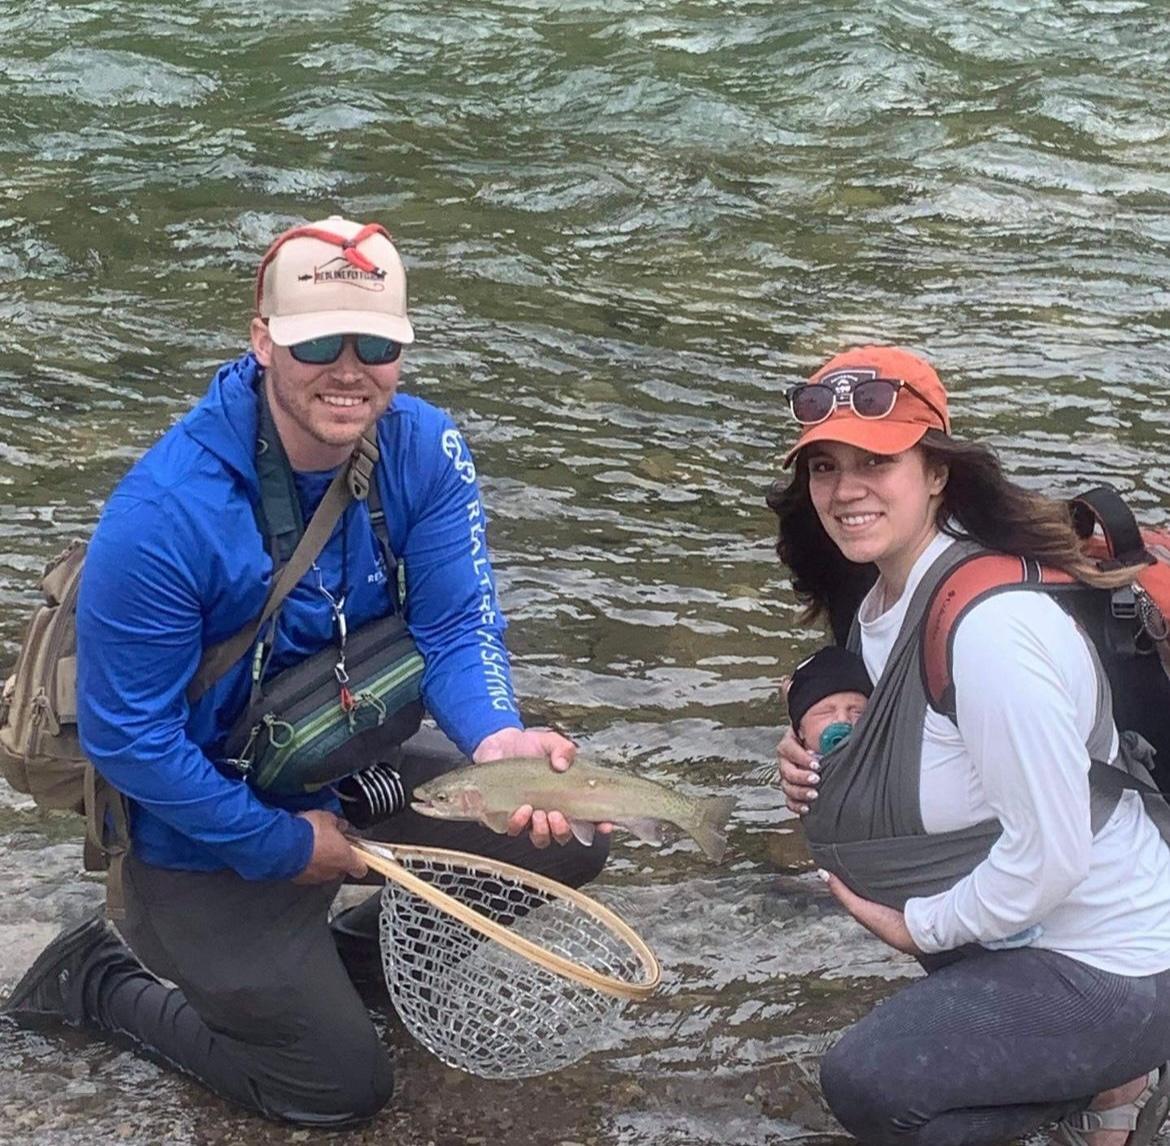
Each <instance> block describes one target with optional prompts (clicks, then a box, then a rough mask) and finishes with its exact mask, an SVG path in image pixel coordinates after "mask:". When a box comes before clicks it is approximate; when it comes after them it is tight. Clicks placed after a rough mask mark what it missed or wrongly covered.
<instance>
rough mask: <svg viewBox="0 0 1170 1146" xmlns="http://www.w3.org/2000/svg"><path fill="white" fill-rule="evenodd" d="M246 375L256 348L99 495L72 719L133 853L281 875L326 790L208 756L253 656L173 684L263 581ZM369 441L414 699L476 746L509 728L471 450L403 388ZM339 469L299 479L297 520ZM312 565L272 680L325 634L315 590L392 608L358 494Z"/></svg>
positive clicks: (508, 683) (513, 712)
mask: <svg viewBox="0 0 1170 1146" xmlns="http://www.w3.org/2000/svg"><path fill="white" fill-rule="evenodd" d="M259 381H260V370H259V367H258V366H257V364H256V361H255V359H254V358H253V357H252V356H251V355H245V356H244V357H242V358H240V359H238V360H237V361H235V362H231V363H228V364H227V365H225V366H224V367H222V368H221V369H220V370H219V372H218V373H217V374H216V376H215V378H214V380H213V382H212V385H211V388H210V390H209V391H208V394H207V396H206V397H205V398H204V399H203V400H202V401H201V402H200V403H199V404H198V405H197V406H196V407H195V408H194V409H193V410H192V411H191V412H190V413H189V414H188V415H187V416H186V417H185V418H183V419H182V420H181V421H179V422H178V423H177V424H176V425H175V426H174V427H172V428H171V430H170V431H168V433H166V434H165V435H164V436H163V437H162V438H161V439H160V440H159V441H158V442H157V443H156V444H155V445H154V446H153V447H152V448H151V449H150V450H149V451H148V452H147V453H146V454H145V455H144V456H143V458H142V459H141V460H140V461H139V462H138V463H137V464H136V465H135V466H134V467H133V468H132V469H131V471H130V472H129V473H128V474H127V475H126V477H125V478H124V479H123V480H122V482H121V483H120V484H119V485H118V487H117V488H116V489H115V491H114V493H113V494H112V495H111V497H110V499H109V501H108V502H107V504H106V508H105V511H104V513H103V514H102V517H101V520H100V522H99V523H98V527H97V529H96V531H95V533H94V536H93V539H92V541H91V543H90V548H89V551H88V553H87V555H86V562H85V570H84V573H83V575H82V583H81V592H80V597H79V601H78V610H77V634H78V725H79V729H80V734H81V742H82V747H83V749H84V751H85V753H86V755H87V756H88V757H89V759H90V760H91V761H92V762H93V764H94V766H95V767H96V768H97V769H98V771H99V772H101V773H102V774H103V775H104V776H105V777H106V778H107V779H108V780H109V781H110V782H111V783H112V784H113V785H114V786H115V787H116V788H118V789H119V790H120V791H122V792H124V793H125V794H126V795H127V796H128V797H129V798H130V801H131V830H132V836H133V841H134V847H135V850H136V852H137V854H138V855H139V856H140V857H141V858H142V859H143V860H145V861H146V862H148V863H152V864H155V865H157V866H161V867H171V868H181V869H189V870H217V869H221V868H225V867H227V868H232V869H234V870H235V871H237V872H238V873H239V874H240V875H242V876H243V877H244V878H246V879H287V878H290V877H291V876H294V875H296V874H297V873H298V872H300V871H301V870H302V869H303V868H304V867H305V865H306V864H307V863H308V860H309V856H310V854H311V852H312V829H311V827H310V826H309V824H308V822H307V821H305V820H302V819H298V818H297V817H296V816H295V815H294V814H293V813H295V812H296V811H300V810H303V809H305V808H311V807H329V806H331V801H332V799H333V798H332V796H331V795H330V793H329V791H328V789H325V790H323V792H321V793H318V794H315V795H314V796H311V797H297V798H283V797H282V798H277V797H273V796H270V795H267V794H265V795H263V796H262V795H260V794H258V793H257V792H256V791H255V790H254V789H253V788H252V787H251V786H250V785H248V784H247V783H245V782H244V781H243V780H242V779H241V778H240V777H239V775H238V774H236V773H233V772H232V771H231V769H230V768H229V767H226V766H225V767H221V766H219V765H217V763H216V760H217V758H218V755H219V754H221V752H222V747H223V743H224V740H225V738H226V736H227V733H228V731H229V729H230V728H231V726H232V724H233V723H234V721H235V720H236V718H237V717H238V716H239V714H240V713H241V712H242V710H243V708H244V705H245V703H246V701H247V698H248V694H249V688H250V671H249V670H250V665H249V660H250V657H244V658H243V659H242V660H241V661H240V662H239V663H238V664H236V665H235V666H234V667H233V668H232V669H230V670H229V671H228V672H227V673H226V674H225V675H224V676H223V677H222V678H221V679H220V680H219V681H218V682H216V684H215V685H213V686H212V688H211V689H210V690H208V692H207V693H206V694H205V695H204V696H202V697H201V698H200V699H199V700H198V701H197V702H196V703H195V704H193V705H190V704H188V702H187V699H186V689H187V685H188V683H189V682H190V680H191V677H192V676H193V674H194V672H195V669H196V667H197V666H198V664H199V660H200V658H201V656H202V654H203V651H204V649H205V648H207V647H209V646H211V645H213V644H215V643H216V642H217V641H220V640H223V639H224V638H226V637H229V636H231V635H232V634H233V633H235V632H237V631H238V630H240V629H241V628H243V627H244V625H245V624H246V623H247V622H248V621H250V620H252V619H253V618H254V617H255V616H256V615H257V614H258V613H259V612H260V610H261V608H262V607H263V604H264V600H265V597H266V596H267V593H268V589H269V585H270V582H271V577H272V561H271V559H270V557H269V555H268V553H267V552H266V549H265V543H264V539H263V537H262V536H261V533H260V529H259V527H258V525H257V507H258V505H259V497H260V492H259V480H258V477H257V473H256V465H255V454H256V436H257V421H258V399H257V392H256V387H257V385H258V383H259ZM378 445H379V450H380V455H381V456H380V459H379V463H378V466H377V470H376V480H377V482H378V489H379V493H380V495H381V500H382V505H383V508H384V510H385V513H386V520H387V525H388V528H389V534H390V541H391V546H392V548H393V550H394V552H395V554H396V555H397V556H398V558H399V560H400V562H402V564H403V566H404V569H405V581H406V602H407V604H406V620H407V623H408V625H409V627H410V630H411V633H412V634H413V636H414V638H415V641H416V643H417V644H418V647H419V651H420V652H421V653H422V655H423V658H424V661H425V663H426V669H425V672H424V675H423V683H422V692H423V701H424V703H425V705H426V707H427V709H428V711H429V712H430V713H431V714H432V715H433V716H434V717H435V720H436V721H437V723H438V724H439V726H440V727H441V728H442V729H443V731H444V732H446V733H447V735H448V736H450V737H451V739H452V740H454V741H455V743H456V744H457V745H458V746H459V748H460V749H461V750H462V751H463V752H465V753H468V754H470V753H471V751H472V750H473V749H474V748H475V746H476V745H477V744H478V743H479V742H480V741H481V740H482V739H483V738H484V737H485V736H489V735H491V734H492V733H493V732H497V731H499V730H500V729H502V728H519V727H522V722H521V720H520V717H519V714H518V708H517V705H516V700H515V695H514V692H513V688H512V680H511V674H510V670H509V666H508V655H507V651H506V649H505V646H504V643H503V634H504V628H505V621H504V618H503V616H502V615H501V613H500V609H499V603H498V600H497V597H496V589H495V582H494V579H493V576H492V570H491V565H490V563H489V561H488V553H487V544H486V538H485V527H486V521H485V517H484V511H483V504H482V502H481V500H480V496H479V488H478V484H477V482H476V475H475V466H474V462H473V460H472V458H471V455H470V452H469V451H468V449H467V445H466V443H465V442H464V441H463V438H462V436H461V435H460V433H459V431H458V430H457V429H456V427H455V425H454V423H453V422H452V421H451V419H450V418H449V417H448V416H447V415H446V414H445V413H443V412H442V411H440V410H438V409H436V408H435V407H433V406H431V405H429V404H428V403H426V402H424V401H422V400H420V399H418V398H413V397H411V396H409V395H404V394H399V395H397V396H396V397H395V399H394V401H393V403H392V404H391V407H390V409H389V410H388V411H387V412H386V413H385V414H384V415H383V416H382V418H381V419H380V421H379V424H378ZM332 476H333V474H332V473H331V472H328V473H309V474H296V475H294V478H295V485H296V491H297V496H298V498H299V500H300V502H301V510H302V514H303V516H304V519H305V520H306V521H308V519H309V518H310V517H311V515H312V513H313V511H314V510H315V509H316V507H317V504H318V503H319V502H320V500H321V498H322V496H323V495H324V492H325V489H326V487H327V486H328V484H329V481H330V480H331V478H332ZM343 532H344V533H345V539H344V543H343V538H342V535H343ZM343 552H344V554H345V558H346V561H345V568H344V569H343V567H342V555H343ZM316 567H317V568H316V570H310V571H309V573H307V574H306V575H305V577H304V578H303V579H302V580H301V582H300V583H299V584H298V585H297V586H296V587H295V588H294V589H293V591H292V592H291V593H290V594H289V596H288V598H287V599H286V601H285V603H284V605H283V606H282V608H281V610H280V615H279V621H278V626H277V631H276V635H275V642H274V649H273V654H272V659H271V661H270V663H269V666H268V675H269V676H271V675H273V674H275V673H277V672H279V671H280V670H281V669H282V668H285V667H287V666H289V665H291V664H294V663H296V662H297V661H300V660H302V659H304V658H305V657H307V656H311V655H312V654H313V653H316V652H318V651H319V650H321V649H323V648H325V647H326V646H328V645H330V644H331V643H332V642H333V641H334V640H335V633H334V627H333V626H334V620H333V614H332V611H331V609H330V607H329V601H328V599H327V597H326V593H325V592H322V589H324V590H326V591H327V592H328V593H329V595H331V596H333V597H334V598H336V597H338V596H340V595H341V593H342V592H344V593H345V597H346V608H345V612H346V617H347V622H348V627H349V629H350V631H351V632H352V631H354V630H355V629H357V628H358V627H360V626H361V625H362V624H363V623H365V622H366V621H369V620H373V619H375V618H377V617H381V616H384V615H385V614H386V613H387V612H388V611H390V610H391V608H392V607H393V606H392V600H391V596H390V594H391V592H392V590H393V586H392V585H391V584H390V578H389V577H388V576H387V570H386V568H385V564H384V561H383V558H382V554H381V550H380V547H379V545H378V543H377V539H376V537H375V535H374V531H373V526H372V524H371V522H370V516H369V510H368V507H367V506H366V504H365V503H364V502H363V503H354V504H353V505H351V506H350V507H349V509H348V510H347V511H346V513H345V516H344V517H343V519H342V521H341V522H340V523H339V524H338V526H337V528H336V529H335V530H334V533H333V536H332V537H331V539H330V541H329V542H328V544H327V545H326V546H325V548H324V550H323V551H322V553H321V554H320V556H319V557H318V558H317V561H316Z"/></svg>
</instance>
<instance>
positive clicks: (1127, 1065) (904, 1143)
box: [821, 947, 1170, 1146]
mask: <svg viewBox="0 0 1170 1146" xmlns="http://www.w3.org/2000/svg"><path fill="white" fill-rule="evenodd" d="M968 950H970V951H973V952H974V953H972V954H969V955H967V956H966V957H965V958H961V959H958V960H956V961H953V962H949V963H947V964H946V965H945V966H943V967H941V968H940V969H938V970H932V972H931V974H929V975H928V976H927V977H926V978H925V979H919V980H917V981H916V982H914V983H912V984H911V985H910V986H908V987H905V988H903V989H902V990H901V991H899V992H898V993H897V994H896V995H893V996H892V997H891V998H889V999H887V1000H886V1001H885V1002H883V1003H880V1004H879V1005H878V1006H877V1007H875V1008H874V1009H873V1010H872V1011H871V1012H870V1013H869V1014H868V1015H867V1016H866V1017H865V1018H864V1019H862V1020H861V1021H860V1022H859V1023H857V1024H855V1025H854V1026H852V1027H850V1028H849V1030H848V1031H846V1032H845V1034H844V1035H843V1036H842V1038H841V1040H840V1041H839V1042H838V1043H836V1044H835V1045H834V1046H833V1047H832V1049H830V1050H829V1052H828V1053H827V1054H826V1055H825V1057H824V1058H823V1059H822V1061H821V1087H822V1089H823V1091H824V1094H825V1099H826V1100H827V1102H828V1103H829V1106H830V1108H831V1109H832V1111H833V1113H834V1114H835V1115H836V1116H837V1118H838V1120H839V1121H840V1122H841V1124H842V1125H843V1126H844V1127H845V1129H846V1130H848V1131H849V1132H850V1133H851V1134H853V1135H855V1136H856V1137H857V1138H859V1139H860V1140H861V1141H862V1142H866V1143H873V1144H874V1146H885V1144H890V1143H898V1144H899V1146H979V1144H983V1143H986V1144H988V1146H990V1144H992V1143H1002V1142H1008V1141H1011V1140H1013V1139H1015V1138H1018V1137H1020V1136H1022V1135H1025V1134H1028V1133H1030V1132H1032V1131H1034V1130H1037V1129H1039V1128H1040V1127H1041V1126H1043V1125H1044V1124H1045V1123H1048V1122H1052V1121H1055V1120H1056V1119H1058V1118H1063V1117H1065V1116H1066V1115H1068V1114H1072V1113H1074V1112H1076V1111H1078V1110H1084V1109H1085V1107H1087V1106H1088V1104H1089V1102H1090V1101H1091V1100H1092V1098H1093V1096H1094V1095H1096V1094H1098V1093H1100V1092H1101V1091H1103V1090H1108V1089H1110V1088H1112V1087H1115V1086H1120V1085H1121V1084H1122V1083H1124V1082H1128V1081H1129V1080H1130V1079H1133V1078H1136V1077H1137V1076H1138V1075H1140V1074H1144V1073H1146V1072H1148V1071H1150V1070H1152V1069H1153V1068H1154V1067H1155V1066H1157V1065H1159V1064H1160V1063H1163V1062H1165V1061H1167V1059H1170V971H1163V972H1162V973H1161V974H1158V975H1147V976H1144V977H1137V978H1129V977H1126V976H1124V975H1111V974H1109V973H1108V972H1105V971H1098V970H1096V969H1095V968H1093V967H1090V966H1088V964H1086V963H1080V962H1078V961H1077V960H1075V959H1070V958H1068V957H1067V956H1065V955H1058V954H1056V953H1055V952H1052V951H1042V950H1039V949H1037V948H1032V947H1024V948H1019V949H1017V950H1012V951H986V950H983V949H981V948H973V949H966V948H965V949H964V951H968ZM937 962H941V960H940V961H936V962H932V964H931V965H932V966H937Z"/></svg>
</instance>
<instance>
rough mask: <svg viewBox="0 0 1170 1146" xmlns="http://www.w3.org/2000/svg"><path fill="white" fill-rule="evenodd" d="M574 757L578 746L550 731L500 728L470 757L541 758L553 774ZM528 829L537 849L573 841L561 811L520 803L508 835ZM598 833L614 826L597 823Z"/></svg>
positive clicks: (481, 760)
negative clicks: (544, 759) (554, 843)
mask: <svg viewBox="0 0 1170 1146" xmlns="http://www.w3.org/2000/svg"><path fill="white" fill-rule="evenodd" d="M576 755H577V745H576V744H574V743H573V742H572V741H571V740H569V739H568V738H567V737H565V736H562V735H561V734H560V733H559V732H554V731H553V730H552V729H551V728H502V729H500V731H499V732H496V733H494V734H493V735H491V736H489V737H487V738H486V739H485V740H483V741H482V742H481V743H480V745H479V747H478V748H476V750H475V755H474V756H473V757H472V759H473V761H474V762H475V763H476V764H486V763H487V762H488V761H489V760H504V759H507V758H509V757H516V756H544V757H546V758H547V759H548V762H549V767H551V768H552V770H553V771H554V772H564V771H565V769H566V768H568V767H569V766H570V765H571V764H572V763H573V760H574V759H575V758H576ZM525 828H527V829H528V835H529V838H530V839H531V840H532V842H533V844H535V845H536V846H537V847H538V848H547V847H548V845H549V844H550V843H551V842H552V841H553V840H556V842H557V843H558V844H567V843H568V842H569V840H571V839H572V838H573V829H572V826H571V825H570V824H569V820H568V817H567V816H565V815H564V814H563V813H562V812H559V811H556V810H551V811H545V810H543V809H539V808H533V806H532V805H531V804H521V805H520V807H518V808H517V809H516V810H515V811H514V812H513V813H512V815H511V817H510V818H509V820H508V835H510V836H518V835H519V834H520V833H521V832H522V831H524V829H525ZM597 830H598V831H600V832H603V833H609V832H611V831H613V824H610V823H599V824H598V825H597Z"/></svg>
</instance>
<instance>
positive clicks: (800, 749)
mask: <svg viewBox="0 0 1170 1146" xmlns="http://www.w3.org/2000/svg"><path fill="white" fill-rule="evenodd" d="M776 759H777V760H778V761H779V763H780V787H781V788H783V789H784V795H785V797H786V798H787V800H788V807H789V809H790V810H791V811H793V812H795V813H796V814H797V815H798V816H803V815H804V814H805V812H807V811H808V806H809V804H811V803H812V802H813V800H815V799H816V798H817V789H816V785H817V783H818V782H819V781H820V778H821V777H820V775H819V774H818V772H817V769H818V768H820V766H821V763H820V761H819V760H818V759H817V758H816V757H815V756H813V755H812V753H810V752H809V750H808V749H807V748H805V746H804V745H803V744H801V742H800V741H799V740H797V738H796V733H795V732H793V730H792V729H791V728H786V729H785V730H784V735H783V736H782V737H781V739H780V743H779V744H777V745H776Z"/></svg>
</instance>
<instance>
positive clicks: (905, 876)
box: [804, 541, 1170, 909]
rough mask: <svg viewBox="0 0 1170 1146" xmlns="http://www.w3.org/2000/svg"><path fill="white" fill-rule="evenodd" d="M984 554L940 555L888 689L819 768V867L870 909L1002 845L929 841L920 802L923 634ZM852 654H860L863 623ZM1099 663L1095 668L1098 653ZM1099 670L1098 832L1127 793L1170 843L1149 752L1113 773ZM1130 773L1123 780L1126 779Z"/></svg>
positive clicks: (916, 598) (1093, 780)
mask: <svg viewBox="0 0 1170 1146" xmlns="http://www.w3.org/2000/svg"><path fill="white" fill-rule="evenodd" d="M981 549H982V547H980V546H978V545H976V544H975V543H974V542H971V541H956V542H955V543H954V544H953V545H951V546H948V548H947V549H946V550H945V551H944V552H943V553H942V554H940V555H939V557H938V558H937V559H936V560H935V561H934V563H933V564H932V565H931V566H930V568H929V569H928V570H927V572H926V574H925V576H924V577H923V578H922V580H921V582H920V583H919V584H918V586H917V588H916V589H915V591H914V595H913V596H912V597H911V599H910V604H909V607H908V609H907V612H906V617H905V619H904V621H903V623H902V628H901V631H900V632H899V634H898V637H897V640H896V641H895V642H894V647H893V649H892V650H891V652H890V657H889V660H888V662H887V663H886V668H885V671H884V672H883V674H882V677H881V680H879V681H878V683H877V686H876V687H875V689H874V692H873V695H872V696H871V697H870V701H869V704H868V706H867V707H866V710H865V712H864V713H863V714H862V717H861V719H860V720H859V721H858V722H857V725H856V726H855V727H854V729H853V733H852V735H851V736H850V737H849V739H848V740H846V741H845V742H844V743H843V744H841V745H840V746H839V747H837V748H835V749H833V751H832V752H830V753H828V754H827V755H826V756H825V757H824V758H823V759H822V761H821V780H820V783H819V785H818V796H817V799H816V800H815V801H814V802H813V803H812V804H811V805H810V808H809V811H808V813H807V814H806V815H805V817H804V828H805V835H806V837H807V839H808V845H809V851H810V853H811V854H812V857H813V859H814V860H815V861H816V863H817V864H818V865H819V866H820V867H823V868H825V869H827V870H828V871H831V872H834V873H835V874H837V875H838V876H840V877H841V878H842V879H843V880H844V881H845V882H846V883H847V884H848V885H849V886H850V887H851V888H852V889H853V890H854V891H855V892H857V894H859V895H862V896H864V897H865V898H866V899H871V900H874V901H876V902H878V903H884V904H886V905H888V906H890V907H896V908H899V909H901V908H902V907H903V906H904V905H905V903H906V900H907V899H910V898H912V897H915V896H924V895H936V894H938V893H939V892H943V891H946V890H947V889H948V888H950V887H952V886H954V884H955V883H957V882H958V880H960V879H961V878H962V877H963V876H965V875H967V874H968V873H969V872H971V871H972V870H974V868H975V867H977V866H978V865H979V864H980V863H981V862H982V861H983V860H984V859H985V858H986V857H987V854H988V852H989V851H990V850H991V848H992V845H993V844H994V843H995V841H996V840H997V839H998V838H999V836H1000V832H1001V831H1002V827H1001V825H1000V823H999V821H998V820H996V819H990V820H985V821H983V822H982V823H979V824H974V825H972V826H970V827H967V828H962V829H958V830H955V831H947V832H932V833H929V834H928V833H927V832H926V829H925V828H924V827H923V824H922V813H921V803H920V796H919V789H920V781H921V767H922V723H923V720H924V719H925V717H926V710H927V705H928V700H927V694H926V689H925V687H924V685H923V681H922V674H921V670H920V655H921V654H920V650H921V643H922V627H923V621H924V618H925V615H926V608H927V605H928V603H929V601H930V598H931V595H932V594H933V592H934V590H935V588H936V587H937V586H938V585H939V584H940V582H941V581H942V580H943V578H944V577H945V576H946V574H947V573H949V572H950V570H951V569H952V568H954V566H955V565H957V564H958V563H959V562H960V561H961V560H963V559H964V558H965V557H967V556H970V555H972V554H974V553H978V552H980V551H981ZM849 647H850V648H851V649H852V650H853V651H854V652H860V649H861V635H860V629H859V626H858V624H857V622H856V621H855V622H854V624H853V631H852V632H851V633H850V636H849ZM1090 651H1092V652H1093V659H1094V661H1095V662H1097V657H1096V652H1095V651H1093V650H1092V646H1091V645H1090ZM1096 667H1097V681H1098V687H1097V711H1096V716H1095V720H1094V723H1093V729H1092V731H1091V733H1090V734H1089V737H1088V739H1087V741H1086V747H1087V748H1088V751H1089V756H1090V759H1091V760H1093V761H1094V763H1093V765H1092V767H1091V769H1090V774H1089V775H1090V787H1091V822H1092V829H1093V833H1094V834H1096V833H1097V832H1098V831H1099V830H1100V829H1101V828H1102V827H1103V826H1104V825H1105V823H1106V821H1107V820H1108V819H1109V817H1110V816H1111V815H1112V814H1113V811H1114V809H1115V808H1116V807H1117V803H1118V801H1119V800H1120V798H1121V794H1122V792H1123V791H1125V790H1127V789H1134V790H1137V791H1139V792H1141V793H1142V796H1143V800H1144V801H1145V803H1146V807H1147V810H1148V811H1149V812H1150V814H1151V816H1152V817H1153V818H1154V821H1155V823H1156V824H1157V825H1158V828H1159V830H1160V831H1161V833H1162V836H1163V838H1164V839H1166V840H1167V842H1168V843H1170V806H1168V805H1167V804H1166V802H1165V800H1164V799H1163V798H1162V796H1161V794H1160V793H1159V792H1158V791H1157V789H1156V788H1155V787H1154V784H1153V782H1152V781H1151V780H1150V779H1149V775H1148V773H1146V772H1145V769H1144V768H1143V764H1142V761H1143V758H1145V759H1148V756H1146V755H1145V754H1146V753H1152V751H1153V750H1152V749H1150V747H1149V745H1148V744H1146V743H1145V741H1143V740H1142V739H1141V738H1140V737H1138V736H1136V734H1133V733H1126V734H1125V735H1124V736H1123V737H1122V751H1121V753H1120V754H1119V757H1118V759H1117V760H1116V761H1115V762H1114V764H1113V765H1110V764H1106V763H1101V761H1105V760H1107V759H1108V754H1109V749H1110V747H1111V742H1112V730H1113V708H1112V703H1111V700H1110V694H1109V686H1108V681H1107V680H1106V678H1105V674H1104V670H1103V669H1102V667H1101V665H1100V663H1099V662H1097V663H1096ZM1123 769H1124V770H1123Z"/></svg>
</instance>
